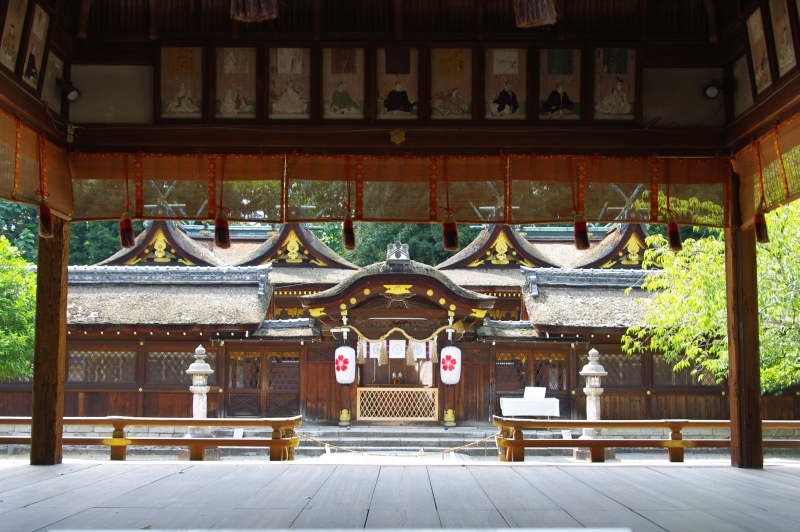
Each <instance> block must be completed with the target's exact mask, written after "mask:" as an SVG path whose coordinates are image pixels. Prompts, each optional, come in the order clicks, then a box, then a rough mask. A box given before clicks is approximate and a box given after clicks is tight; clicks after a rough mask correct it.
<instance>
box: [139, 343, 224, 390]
mask: <svg viewBox="0 0 800 532" xmlns="http://www.w3.org/2000/svg"><path fill="white" fill-rule="evenodd" d="M205 360H206V363H208V365H209V366H211V369H213V370H214V373H212V374H211V375H209V376H208V384H210V385H211V386H214V385H216V384H217V371H216V370H217V353H216V352H214V351H208V352H207V353H206V359H205ZM195 361H196V359H195V358H194V352H193V351H148V353H147V382H148V384H185V385H187V386H188V385H191V384H192V377H191V375H189V374H188V373H186V370H187V369H189V366H191V365H192V364H193V363H194V362H195Z"/></svg>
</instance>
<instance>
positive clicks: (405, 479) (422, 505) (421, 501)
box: [368, 466, 439, 523]
mask: <svg viewBox="0 0 800 532" xmlns="http://www.w3.org/2000/svg"><path fill="white" fill-rule="evenodd" d="M369 508H370V510H381V511H385V510H390V509H394V508H400V509H405V508H411V509H414V510H415V511H423V510H430V511H434V512H435V511H436V504H435V503H434V500H433V491H431V483H430V481H429V480H428V471H427V470H426V469H425V468H424V467H403V466H386V467H382V468H381V470H380V474H379V475H378V482H377V483H376V484H375V491H374V493H373V494H372V500H371V501H370V505H369ZM387 517H391V516H387ZM368 519H372V514H371V513H370V517H369V518H368ZM436 522H437V523H438V522H439V518H438V516H437V517H436Z"/></svg>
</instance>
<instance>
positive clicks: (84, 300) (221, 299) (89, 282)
mask: <svg viewBox="0 0 800 532" xmlns="http://www.w3.org/2000/svg"><path fill="white" fill-rule="evenodd" d="M268 272H269V267H266V268H263V267H262V268H205V267H198V268H185V267H164V266H142V267H138V268H130V267H126V266H72V267H70V268H69V270H68V284H69V289H68V294H67V323H68V324H70V325H78V324H81V325H253V326H255V325H258V324H260V323H261V321H262V320H263V319H264V317H265V316H266V312H267V308H268V307H269V302H270V300H271V298H272V285H270V284H269V283H268V282H267V275H268Z"/></svg>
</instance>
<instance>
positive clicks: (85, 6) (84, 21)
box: [78, 0, 92, 40]
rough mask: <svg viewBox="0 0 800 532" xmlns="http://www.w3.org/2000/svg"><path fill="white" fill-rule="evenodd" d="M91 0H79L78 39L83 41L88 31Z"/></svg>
mask: <svg viewBox="0 0 800 532" xmlns="http://www.w3.org/2000/svg"><path fill="white" fill-rule="evenodd" d="M91 8H92V0H81V10H80V12H79V13H78V39H80V40H83V39H85V38H86V35H87V33H88V31H89V10H90V9H91Z"/></svg>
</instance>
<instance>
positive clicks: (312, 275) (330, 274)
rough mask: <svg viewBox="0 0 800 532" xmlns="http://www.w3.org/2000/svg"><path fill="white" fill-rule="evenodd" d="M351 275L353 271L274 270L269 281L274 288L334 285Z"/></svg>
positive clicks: (337, 269) (332, 269) (327, 269)
mask: <svg viewBox="0 0 800 532" xmlns="http://www.w3.org/2000/svg"><path fill="white" fill-rule="evenodd" d="M351 275H353V270H343V269H341V268H276V269H274V270H272V271H271V272H270V274H269V280H270V282H271V283H272V284H274V285H275V286H276V287H278V288H279V287H281V286H285V285H291V286H296V287H297V288H298V289H301V286H302V285H311V284H329V285H336V284H339V283H341V282H342V281H344V280H345V279H347V278H348V277H350V276H351Z"/></svg>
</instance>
